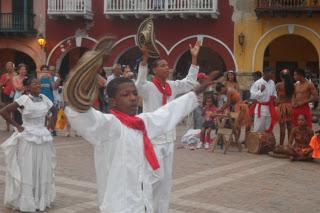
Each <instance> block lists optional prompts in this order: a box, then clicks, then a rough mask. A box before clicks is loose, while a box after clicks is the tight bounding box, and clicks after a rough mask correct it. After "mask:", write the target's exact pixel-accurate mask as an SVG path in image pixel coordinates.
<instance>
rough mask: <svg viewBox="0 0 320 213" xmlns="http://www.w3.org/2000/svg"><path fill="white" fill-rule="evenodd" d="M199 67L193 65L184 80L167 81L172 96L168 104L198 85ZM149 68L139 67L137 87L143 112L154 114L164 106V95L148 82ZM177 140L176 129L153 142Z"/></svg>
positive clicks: (160, 142)
mask: <svg viewBox="0 0 320 213" xmlns="http://www.w3.org/2000/svg"><path fill="white" fill-rule="evenodd" d="M198 72H199V67H198V66H195V65H191V66H190V69H189V72H188V75H187V76H186V77H185V78H184V79H182V80H176V81H169V80H168V81H167V83H168V84H169V85H170V88H171V91H172V95H171V96H169V97H168V99H167V102H170V101H172V100H174V99H175V98H176V97H177V96H178V95H180V94H183V93H186V92H189V91H190V90H192V89H193V88H194V86H195V85H196V84H197V74H198ZM147 75H148V67H147V66H141V65H140V66H139V72H138V77H137V81H136V87H137V89H138V94H139V95H140V96H141V97H142V99H143V112H153V111H155V110H157V109H159V108H160V107H161V106H162V93H161V92H160V91H159V90H158V88H157V87H156V86H155V85H154V84H153V83H152V82H150V81H147ZM174 139H175V128H173V129H172V131H170V132H167V133H166V134H164V135H161V136H160V137H158V138H155V139H154V140H152V143H153V144H162V143H168V142H173V140H174Z"/></svg>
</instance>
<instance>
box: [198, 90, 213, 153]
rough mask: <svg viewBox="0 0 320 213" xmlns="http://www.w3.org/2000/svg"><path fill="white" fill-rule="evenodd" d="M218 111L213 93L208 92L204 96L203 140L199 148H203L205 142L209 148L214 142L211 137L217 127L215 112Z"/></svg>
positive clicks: (205, 145) (206, 147) (205, 146)
mask: <svg viewBox="0 0 320 213" xmlns="http://www.w3.org/2000/svg"><path fill="white" fill-rule="evenodd" d="M217 111H218V109H217V107H216V106H215V99H214V98H213V95H212V93H208V94H207V95H205V96H204V101H203V111H202V116H203V119H204V122H203V125H202V129H201V141H200V143H198V145H197V149H200V148H202V146H203V144H204V148H205V149H209V147H210V144H212V143H213V139H212V138H211V131H212V130H213V129H216V121H215V118H214V117H215V114H216V112H217Z"/></svg>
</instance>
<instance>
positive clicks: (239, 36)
mask: <svg viewBox="0 0 320 213" xmlns="http://www.w3.org/2000/svg"><path fill="white" fill-rule="evenodd" d="M245 39H246V37H245V35H244V34H243V33H242V32H241V33H240V34H239V35H238V42H239V45H240V46H241V50H242V51H243V46H244V43H245Z"/></svg>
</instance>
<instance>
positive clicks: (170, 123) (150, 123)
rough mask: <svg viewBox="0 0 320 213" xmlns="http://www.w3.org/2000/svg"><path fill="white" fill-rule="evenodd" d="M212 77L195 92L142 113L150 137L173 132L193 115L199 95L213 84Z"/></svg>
mask: <svg viewBox="0 0 320 213" xmlns="http://www.w3.org/2000/svg"><path fill="white" fill-rule="evenodd" d="M212 76H214V75H212ZM212 76H209V80H208V81H207V82H205V83H203V84H201V85H199V86H197V87H196V88H195V89H194V91H192V92H189V93H187V94H185V95H183V96H181V97H179V98H177V99H175V100H173V101H171V102H169V103H168V104H166V105H164V106H162V107H160V108H159V109H157V110H156V111H154V112H150V113H142V114H141V115H140V116H141V117H142V119H143V120H144V121H145V126H146V128H147V132H148V135H149V137H150V138H154V137H157V136H159V135H161V134H163V133H165V132H167V131H170V130H172V129H173V128H174V127H175V126H176V125H177V124H178V122H180V121H181V120H182V119H183V118H184V117H186V116H187V115H188V114H189V113H191V112H192V111H193V110H194V109H195V108H196V107H197V106H198V105H199V103H198V98H197V95H198V94H200V93H202V92H204V91H205V90H206V89H207V87H208V86H209V85H211V84H212V81H211V80H212Z"/></svg>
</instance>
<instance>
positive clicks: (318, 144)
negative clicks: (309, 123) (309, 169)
mask: <svg viewBox="0 0 320 213" xmlns="http://www.w3.org/2000/svg"><path fill="white" fill-rule="evenodd" d="M309 145H310V146H311V148H312V149H313V153H312V158H320V136H318V135H315V136H313V137H312V138H311V140H310V144H309Z"/></svg>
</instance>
